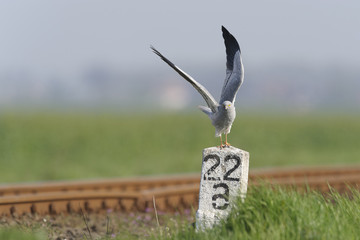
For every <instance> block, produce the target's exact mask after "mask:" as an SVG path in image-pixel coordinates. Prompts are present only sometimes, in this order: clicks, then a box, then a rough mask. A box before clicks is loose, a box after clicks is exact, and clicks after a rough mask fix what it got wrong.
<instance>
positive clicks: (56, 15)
mask: <svg viewBox="0 0 360 240" xmlns="http://www.w3.org/2000/svg"><path fill="white" fill-rule="evenodd" d="M359 13H360V1H358V0H351V1H340V0H337V1H335V0H321V1H313V0H302V1H289V0H282V1H279V0H276V1H274V0H272V1H268V0H262V1H213V2H211V1H187V0H186V1H165V0H164V1H159V0H155V1H154V0H153V1H118V0H116V1H110V0H107V1H104V0H101V1H100V0H99V1H90V0H76V1H73V0H72V1H66V0H62V1H55V0H53V1H49V0H46V1H28V0H24V1H16V0H9V1H6V0H5V1H1V2H0V34H1V37H0V73H1V72H4V71H5V72H6V71H14V70H16V69H18V68H20V69H24V70H26V71H30V72H33V73H34V74H39V75H45V76H47V75H52V74H58V75H65V76H66V75H73V74H74V73H75V72H79V71H83V70H84V69H85V68H88V67H91V66H92V65H106V66H110V67H112V68H118V69H123V70H133V71H141V70H142V68H143V67H145V68H148V67H153V68H159V69H162V70H163V69H164V68H162V67H163V65H161V64H162V63H160V62H159V59H158V58H157V57H156V56H154V55H153V54H152V53H151V51H150V49H149V45H150V44H152V45H154V46H155V47H157V48H158V49H159V50H160V51H162V52H163V53H164V54H165V55H167V56H168V57H169V58H170V59H172V60H173V61H175V62H176V63H178V62H179V63H182V64H179V65H181V66H183V65H184V63H186V64H189V65H190V64H204V65H206V64H207V63H214V62H219V63H222V64H225V53H224V45H223V39H222V36H221V25H224V26H226V27H227V28H228V30H229V31H230V32H231V33H233V35H234V36H236V38H237V39H238V41H239V43H240V46H241V48H242V52H243V58H244V61H245V63H246V64H247V65H257V64H268V63H270V62H275V61H295V62H296V61H300V62H307V63H309V64H325V65H326V64H338V63H339V64H341V65H349V66H352V67H357V68H358V67H360V64H359V63H360V48H359V43H360V30H359V29H360V14H359ZM186 64H185V65H186Z"/></svg>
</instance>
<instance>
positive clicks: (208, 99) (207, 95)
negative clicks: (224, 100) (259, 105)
mask: <svg viewBox="0 0 360 240" xmlns="http://www.w3.org/2000/svg"><path fill="white" fill-rule="evenodd" d="M150 47H151V49H152V50H153V52H154V53H155V54H157V55H158V56H159V57H160V58H161V59H162V60H163V61H164V62H166V63H167V64H168V65H169V66H170V67H172V68H173V69H174V70H175V71H176V72H178V73H179V74H180V75H181V76H182V77H183V78H185V80H186V81H188V82H189V83H191V85H192V86H193V87H194V88H195V89H196V90H197V91H198V92H199V93H200V94H201V96H202V97H203V98H204V100H205V102H206V103H207V105H208V106H209V108H210V109H211V111H212V112H216V111H217V107H218V106H219V104H218V103H217V102H216V100H215V99H214V97H213V96H212V95H211V94H210V93H209V91H208V90H207V89H206V88H205V87H204V86H203V85H201V84H200V83H198V82H197V81H195V80H194V79H193V78H192V77H191V76H190V75H188V74H187V73H186V72H184V71H183V70H181V69H180V68H179V67H177V66H176V65H175V64H173V63H172V62H171V61H170V60H169V59H167V58H166V57H164V56H163V55H162V54H161V53H160V52H159V51H158V50H156V49H155V48H154V47H153V46H150Z"/></svg>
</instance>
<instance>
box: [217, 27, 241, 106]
mask: <svg viewBox="0 0 360 240" xmlns="http://www.w3.org/2000/svg"><path fill="white" fill-rule="evenodd" d="M222 32H223V38H224V42H225V47H226V77H225V81H224V85H223V89H222V91H221V97H220V102H219V103H220V104H221V103H223V102H224V101H230V102H232V103H234V102H235V98H236V93H237V91H238V90H239V88H240V86H241V84H242V82H243V80H244V66H243V64H242V60H241V51H240V46H239V44H238V42H237V41H236V39H235V37H234V36H233V35H231V34H230V33H229V31H228V30H226V28H224V26H223V27H222Z"/></svg>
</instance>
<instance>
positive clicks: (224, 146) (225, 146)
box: [218, 142, 231, 149]
mask: <svg viewBox="0 0 360 240" xmlns="http://www.w3.org/2000/svg"><path fill="white" fill-rule="evenodd" d="M230 146H231V144H230V143H228V142H226V143H224V144H221V145H220V146H218V147H219V148H220V149H223V148H227V147H230Z"/></svg>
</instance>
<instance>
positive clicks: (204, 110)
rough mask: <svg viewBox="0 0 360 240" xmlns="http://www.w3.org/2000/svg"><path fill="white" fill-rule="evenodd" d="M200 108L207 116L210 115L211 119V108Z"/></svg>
mask: <svg viewBox="0 0 360 240" xmlns="http://www.w3.org/2000/svg"><path fill="white" fill-rule="evenodd" d="M198 108H199V109H200V110H201V111H203V112H204V113H205V114H206V115H208V116H209V117H210V115H211V114H212V111H211V109H210V108H208V107H205V106H198Z"/></svg>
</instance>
